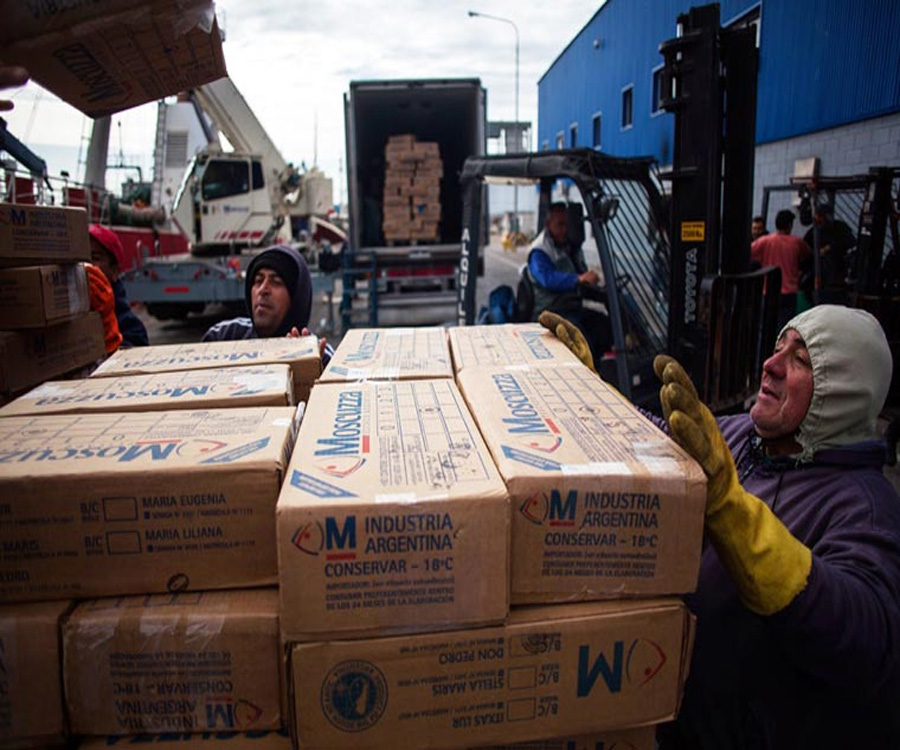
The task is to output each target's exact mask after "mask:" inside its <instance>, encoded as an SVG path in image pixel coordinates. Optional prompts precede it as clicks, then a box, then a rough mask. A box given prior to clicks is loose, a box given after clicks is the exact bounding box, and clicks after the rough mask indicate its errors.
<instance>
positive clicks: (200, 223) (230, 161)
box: [123, 77, 346, 319]
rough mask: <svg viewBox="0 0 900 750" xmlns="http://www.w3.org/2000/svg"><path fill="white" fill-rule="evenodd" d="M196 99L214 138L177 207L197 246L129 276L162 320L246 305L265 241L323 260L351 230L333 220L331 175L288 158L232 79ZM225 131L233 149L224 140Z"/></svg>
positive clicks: (191, 168)
mask: <svg viewBox="0 0 900 750" xmlns="http://www.w3.org/2000/svg"><path fill="white" fill-rule="evenodd" d="M190 100H191V102H192V103H193V105H194V108H195V110H196V113H197V116H198V118H199V120H200V123H201V126H202V127H203V129H204V135H205V137H206V140H207V144H206V146H204V147H203V148H202V149H201V150H200V152H199V153H197V154H196V156H194V158H193V159H192V160H191V162H190V164H189V165H188V167H187V169H186V171H185V173H184V177H183V178H182V181H181V185H180V187H179V188H178V191H177V192H176V194H175V198H174V202H173V206H172V222H173V223H174V224H175V226H177V227H178V228H179V229H180V230H181V232H183V233H184V235H186V236H187V238H188V240H189V243H190V252H189V253H183V254H177V255H169V256H166V257H158V258H150V259H146V260H145V261H144V262H143V263H142V264H141V265H140V267H139V268H136V269H134V270H132V271H130V272H128V273H127V274H125V275H124V277H123V280H124V282H125V286H126V289H127V291H128V294H129V297H130V298H131V299H132V300H136V301H142V302H144V303H145V304H146V305H147V310H148V312H149V313H150V314H151V315H154V316H155V317H158V318H160V319H165V318H173V317H174V318H183V317H186V316H187V314H188V313H190V312H199V311H201V310H202V309H203V308H204V307H205V306H206V304H207V303H224V304H226V305H230V306H234V307H242V306H243V300H244V269H245V268H246V266H247V265H248V264H249V262H250V260H251V259H252V257H253V255H254V253H255V252H257V251H258V250H260V249H262V248H264V247H267V246H269V245H272V244H275V243H288V244H290V243H293V244H296V245H297V246H299V247H300V249H301V250H303V251H305V252H306V253H307V257H308V258H309V260H310V264H311V265H312V266H316V265H318V264H317V258H318V253H319V252H329V248H330V246H331V244H334V245H335V246H338V245H340V244H341V243H343V242H344V241H345V239H346V235H345V234H344V232H343V230H341V229H340V228H339V227H337V226H335V225H334V224H332V223H330V222H328V221H327V220H326V219H325V216H326V215H327V214H328V213H329V212H330V211H331V209H332V184H331V180H330V179H329V178H327V177H325V175H324V174H322V172H320V171H319V170H318V169H316V168H315V167H314V168H312V169H310V170H308V171H302V170H300V169H297V168H296V167H294V165H293V164H289V163H288V162H286V161H285V159H284V157H283V156H282V155H281V152H280V151H279V150H278V148H277V147H276V146H275V144H274V143H273V142H272V140H271V138H270V137H269V135H268V133H267V132H266V131H265V129H264V128H263V126H262V124H261V123H260V122H259V120H258V119H257V117H256V115H255V114H254V113H253V111H252V110H251V109H250V107H249V105H248V104H247V102H246V100H245V99H244V97H243V96H242V95H241V93H240V91H238V89H237V87H236V86H235V85H234V83H233V82H232V81H231V79H229V78H227V77H226V78H220V79H219V80H217V81H214V82H212V83H209V84H206V85H204V86H200V87H199V88H197V89H195V90H193V91H192V92H190ZM219 133H221V134H222V135H224V136H225V138H226V139H227V140H228V142H229V144H231V146H232V148H233V150H232V151H225V150H224V149H223V148H222V145H221V142H220V140H219ZM158 140H159V136H158ZM159 145H160V144H158V147H159ZM162 146H163V147H164V146H165V144H164V143H163V144H162Z"/></svg>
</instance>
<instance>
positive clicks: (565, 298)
mask: <svg viewBox="0 0 900 750" xmlns="http://www.w3.org/2000/svg"><path fill="white" fill-rule="evenodd" d="M525 274H526V277H527V278H528V280H529V282H530V283H531V285H532V289H533V291H534V314H533V316H532V319H533V320H537V319H538V316H539V315H540V313H541V312H543V311H544V310H551V311H552V312H554V313H558V314H559V315H562V316H563V317H564V318H566V320H568V321H569V322H571V323H574V324H575V325H576V326H578V328H579V330H580V331H581V332H582V334H584V337H585V338H586V339H587V341H588V344H589V345H590V347H591V352H592V353H593V356H594V359H596V360H599V359H600V358H601V357H602V356H603V354H604V353H605V352H606V351H607V350H608V349H609V348H610V347H611V346H612V329H611V328H610V325H609V318H608V317H607V316H606V315H604V314H603V313H602V312H599V311H598V310H594V309H591V308H588V307H585V306H584V304H583V303H584V293H585V292H588V290H595V291H594V295H593V296H595V297H599V296H600V293H599V289H598V288H597V283H598V281H599V277H598V275H597V272H596V271H594V270H593V269H590V268H588V267H587V263H586V261H585V259H584V252H583V250H582V249H581V247H573V246H572V244H571V243H570V242H569V222H568V215H567V210H566V204H565V203H562V202H558V203H553V204H551V206H550V210H549V211H548V212H547V218H546V220H545V222H544V236H543V241H542V242H541V244H540V245H537V246H535V247H534V248H532V250H531V252H530V253H528V267H527V269H526V270H525Z"/></svg>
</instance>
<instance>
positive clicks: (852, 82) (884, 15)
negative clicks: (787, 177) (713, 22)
mask: <svg viewBox="0 0 900 750" xmlns="http://www.w3.org/2000/svg"><path fill="white" fill-rule="evenodd" d="M898 109H900V2H897V0H864V1H861V0H857V1H855V2H851V1H849V0H765V2H764V3H763V6H762V14H761V27H760V70H759V93H758V103H757V113H758V115H757V132H756V136H757V142H759V143H765V142H767V141H774V140H780V139H782V138H789V137H792V136H796V135H801V134H803V133H810V132H815V131H817V130H823V129H825V128H831V127H835V126H838V125H844V124H847V123H850V122H855V121H858V120H864V119H868V118H870V117H877V116H879V115H884V114H888V113H890V112H896V111H898Z"/></svg>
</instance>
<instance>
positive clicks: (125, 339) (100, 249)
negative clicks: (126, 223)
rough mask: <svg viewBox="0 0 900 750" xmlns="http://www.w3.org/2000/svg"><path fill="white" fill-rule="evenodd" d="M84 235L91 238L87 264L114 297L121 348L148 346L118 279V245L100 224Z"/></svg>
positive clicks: (120, 264) (121, 258) (120, 257)
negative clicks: (104, 280) (99, 274)
mask: <svg viewBox="0 0 900 750" xmlns="http://www.w3.org/2000/svg"><path fill="white" fill-rule="evenodd" d="M88 231H89V232H90V235H91V263H93V264H94V265H95V266H97V267H98V268H99V269H100V270H101V271H103V274H104V275H105V276H106V278H107V280H108V281H109V283H110V286H112V290H113V294H114V296H115V309H116V320H117V321H118V324H119V332H120V333H121V334H122V346H123V347H126V348H127V347H131V346H147V345H148V344H149V343H150V338H149V336H148V335H147V328H146V326H145V325H144V324H143V323H142V322H141V319H140V318H139V317H138V316H137V315H135V314H134V311H133V310H132V309H131V303H130V302H129V301H128V295H127V293H126V292H125V284H123V283H122V279H121V278H120V276H119V273H120V271H121V269H122V267H123V266H124V265H125V250H124V248H123V247H122V242H121V241H120V240H119V237H118V235H116V233H115V232H114V231H113V230H112V229H110V228H109V227H104V226H102V225H100V224H91V226H90V227H89V228H88Z"/></svg>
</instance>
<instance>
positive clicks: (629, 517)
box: [458, 368, 706, 604]
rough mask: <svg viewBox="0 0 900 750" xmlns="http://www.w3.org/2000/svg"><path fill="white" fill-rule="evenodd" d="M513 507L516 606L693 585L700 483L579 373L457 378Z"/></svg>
mask: <svg viewBox="0 0 900 750" xmlns="http://www.w3.org/2000/svg"><path fill="white" fill-rule="evenodd" d="M458 381H459V386H460V389H461V390H462V391H463V394H464V395H465V397H466V400H467V401H468V403H469V406H470V407H471V410H472V413H473V414H474V415H475V418H476V420H477V421H478V426H479V427H480V428H481V432H482V434H483V435H484V438H485V441H486V442H487V444H488V446H489V447H490V449H491V453H492V454H493V456H494V460H495V461H496V462H497V466H498V467H499V468H500V473H501V474H502V475H503V478H504V479H505V480H506V486H507V488H508V489H509V494H510V502H511V505H512V591H511V597H512V598H511V601H512V603H513V604H525V603H537V602H548V603H549V602H561V601H577V600H589V599H599V598H610V597H622V596H656V595H661V594H680V593H685V592H689V591H693V590H694V588H695V587H696V584H697V575H698V571H699V565H700V551H701V544H702V539H703V514H704V509H705V506H706V479H705V477H704V475H703V472H702V470H701V469H700V467H699V466H698V465H697V463H696V462H695V461H694V460H693V459H691V458H690V457H689V456H688V455H687V454H686V453H685V452H684V451H682V450H681V448H679V447H678V446H677V445H676V444H675V443H674V442H673V441H672V440H670V439H669V438H668V437H667V436H666V435H665V434H664V433H663V432H662V431H661V430H659V429H658V428H657V427H656V426H655V425H653V424H652V423H651V422H650V421H649V420H648V419H647V418H646V417H644V416H643V415H642V414H641V413H640V412H639V411H638V410H637V409H635V407H634V406H633V405H632V404H631V403H629V402H628V401H626V400H625V398H624V397H622V396H621V395H620V394H619V393H618V392H617V391H616V390H614V389H613V388H610V387H609V386H607V385H606V384H605V383H604V382H603V381H602V380H600V378H599V377H597V376H596V375H595V374H594V373H592V372H591V371H589V370H588V369H587V368H555V369H554V368H521V369H516V370H512V369H504V368H490V369H488V368H485V369H467V370H464V371H463V372H461V373H460V374H459V377H458Z"/></svg>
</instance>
